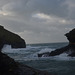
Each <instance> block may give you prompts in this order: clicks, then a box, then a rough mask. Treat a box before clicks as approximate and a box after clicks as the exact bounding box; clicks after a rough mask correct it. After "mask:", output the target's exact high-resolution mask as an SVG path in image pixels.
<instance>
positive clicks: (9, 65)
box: [0, 26, 52, 75]
mask: <svg viewBox="0 0 75 75" xmlns="http://www.w3.org/2000/svg"><path fill="white" fill-rule="evenodd" d="M5 44H10V45H11V46H12V48H25V47H26V44H25V41H24V40H23V39H22V38H21V37H20V36H18V35H17V34H14V33H12V32H10V31H8V30H6V29H4V27H2V26H0V75H52V74H50V73H48V72H45V71H40V70H37V69H34V68H31V67H29V66H27V65H23V64H20V63H18V62H15V61H14V59H12V58H10V57H9V56H7V55H6V54H4V53H2V51H1V50H2V48H3V46H4V45H5Z"/></svg>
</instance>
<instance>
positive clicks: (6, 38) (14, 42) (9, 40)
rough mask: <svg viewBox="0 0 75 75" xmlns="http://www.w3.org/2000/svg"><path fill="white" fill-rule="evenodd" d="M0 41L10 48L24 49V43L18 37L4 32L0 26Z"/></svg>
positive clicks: (6, 31)
mask: <svg viewBox="0 0 75 75" xmlns="http://www.w3.org/2000/svg"><path fill="white" fill-rule="evenodd" d="M0 40H3V43H4V44H9V45H11V47H12V48H26V43H25V41H24V40H23V39H22V38H21V37H20V36H19V35H17V34H15V33H12V32H10V31H8V30H6V29H5V28H4V27H3V26H0Z"/></svg>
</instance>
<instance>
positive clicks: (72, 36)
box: [38, 29, 75, 57]
mask: <svg viewBox="0 0 75 75" xmlns="http://www.w3.org/2000/svg"><path fill="white" fill-rule="evenodd" d="M65 36H66V37H67V39H68V40H69V44H68V45H67V46H65V47H63V48H60V49H56V50H54V51H51V52H46V53H41V54H38V57H42V56H45V57H49V56H56V55H60V54H62V53H67V54H68V56H70V57H75V29H73V30H71V31H70V32H69V33H66V34H65Z"/></svg>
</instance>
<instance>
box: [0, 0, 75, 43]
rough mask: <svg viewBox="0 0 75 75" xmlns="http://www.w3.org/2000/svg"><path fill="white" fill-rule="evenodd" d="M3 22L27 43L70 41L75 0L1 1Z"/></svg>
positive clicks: (73, 23) (0, 18) (74, 26)
mask: <svg viewBox="0 0 75 75" xmlns="http://www.w3.org/2000/svg"><path fill="white" fill-rule="evenodd" d="M0 24H1V25H2V26H4V27H5V28H6V29H8V30H10V31H12V32H14V33H16V34H18V35H20V36H21V37H22V38H23V39H24V40H25V41H26V43H27V44H29V43H52V42H67V41H68V40H67V38H66V37H65V36H64V34H66V33H68V32H69V31H70V30H72V29H73V28H75V0H0Z"/></svg>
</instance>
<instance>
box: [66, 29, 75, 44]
mask: <svg viewBox="0 0 75 75" xmlns="http://www.w3.org/2000/svg"><path fill="white" fill-rule="evenodd" d="M65 36H66V37H67V39H68V40H69V42H70V43H75V29H73V30H71V31H70V32H69V33H66V34H65Z"/></svg>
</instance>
